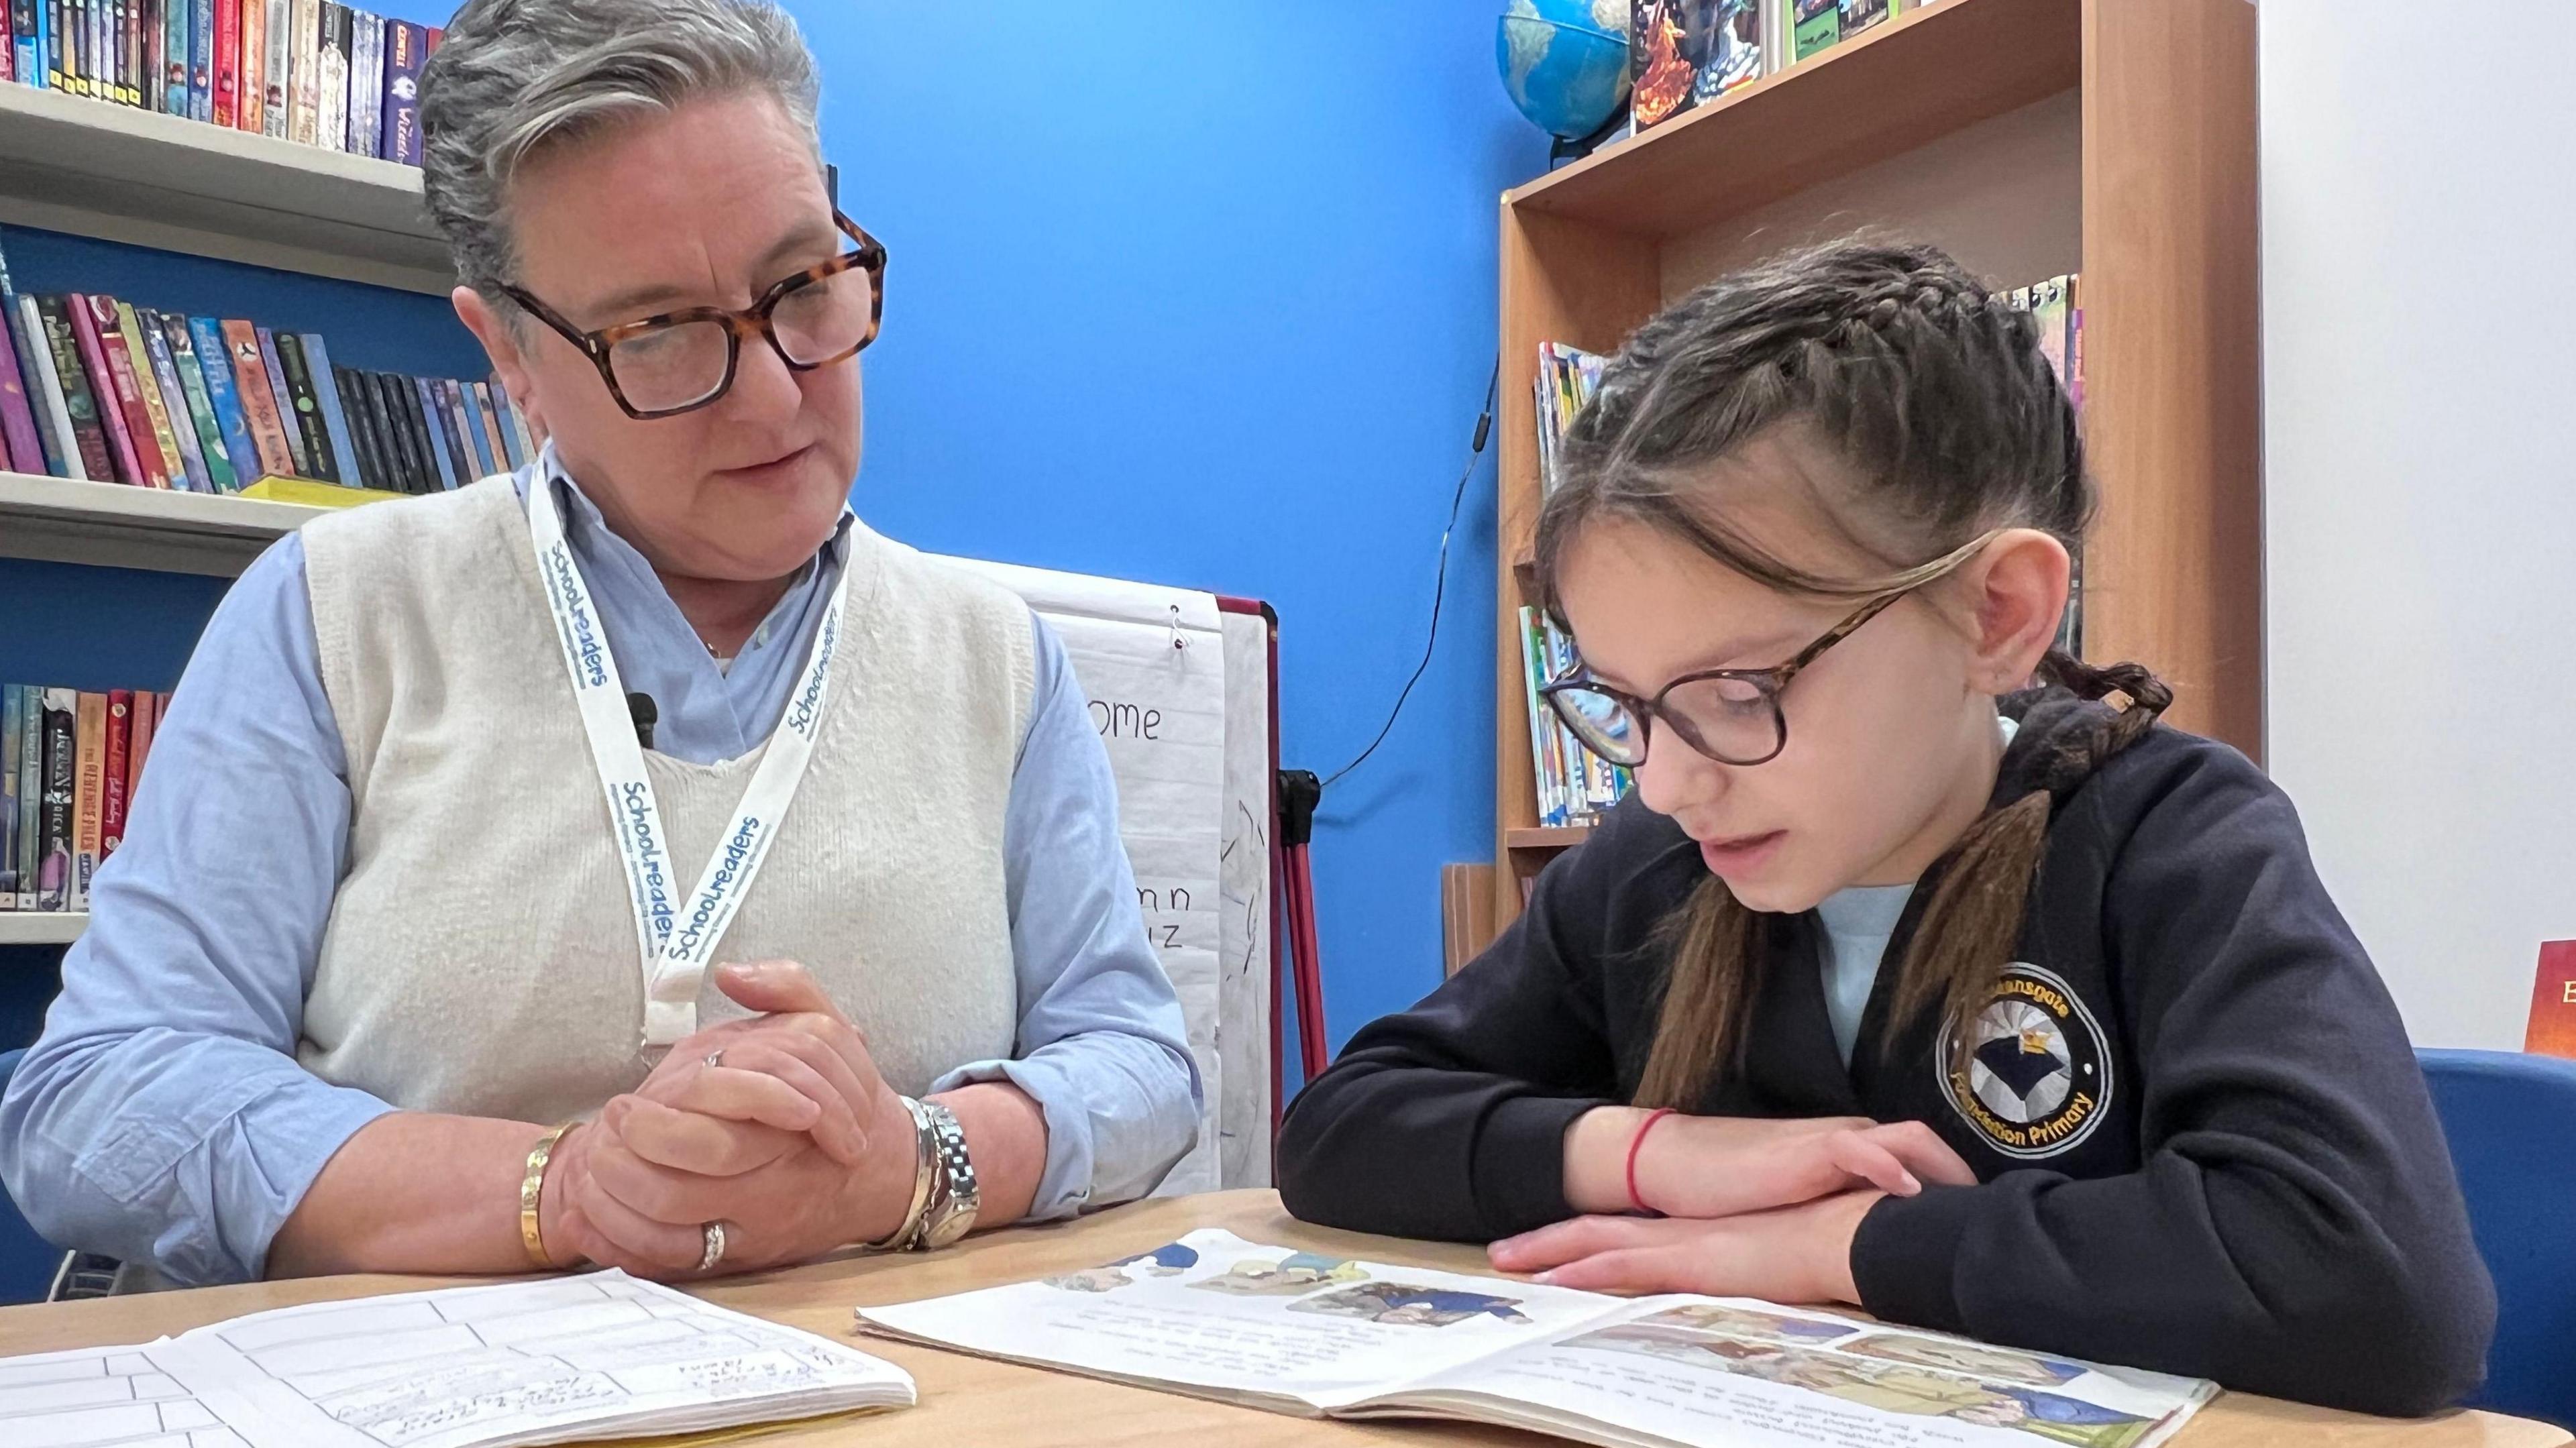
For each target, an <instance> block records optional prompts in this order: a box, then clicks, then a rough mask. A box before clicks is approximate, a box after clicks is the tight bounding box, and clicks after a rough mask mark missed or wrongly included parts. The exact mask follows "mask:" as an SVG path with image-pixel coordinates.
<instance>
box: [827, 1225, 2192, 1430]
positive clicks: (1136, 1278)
mask: <svg viewBox="0 0 2576 1448" xmlns="http://www.w3.org/2000/svg"><path fill="white" fill-rule="evenodd" d="M857 1317H858V1321H859V1326H860V1329H861V1330H862V1331H864V1332H870V1333H874V1334H877V1335H879V1336H883V1337H888V1338H893V1339H897V1340H900V1341H904V1342H911V1343H920V1344H926V1345H929V1346H933V1347H941V1348H946V1349H949V1350H951V1351H956V1352H965V1353H970V1354H973V1355H975V1356H978V1357H986V1358H994V1359H999V1360H1001V1361H1004V1362H1014V1363H1024V1364H1028V1365H1031V1366H1036V1367H1045V1368H1055V1369H1058V1370H1061V1371H1067V1372H1073V1373H1078V1374H1082V1375H1084V1376H1087V1377H1095V1378H1107V1379H1110V1380H1112V1381H1117V1382H1124V1383H1128V1384H1131V1385H1135V1386H1140V1387H1146V1388H1153V1389H1158V1390H1160V1391H1163V1392H1170V1393H1182V1394H1187V1395H1189V1396H1192V1397H1199V1398H1208V1399H1213V1400H1215V1401H1218V1402H1224V1403H1232V1404H1235V1405H1237V1406H1240V1407H1247V1408H1258V1409H1263V1410H1266V1411H1269V1412H1274V1413H1285V1414H1292V1415H1295V1416H1298V1417H1307V1418H1342V1419H1354V1418H1357V1419H1368V1418H1416V1419H1421V1418H1430V1419H1446V1420H1452V1421H1461V1422H1471V1423H1482V1424H1488V1425H1492V1426H1495V1427H1505V1428H1519V1429H1526V1430H1531V1431H1535V1432H1540V1433H1548V1434H1553V1435H1555V1436H1557V1437H1560V1438H1568V1439H1572V1440H1574V1441H1576V1442H1581V1443H1593V1444H1600V1445H1603V1448H1682V1445H1691V1444H1714V1443H1766V1444H1768V1443H1789V1442H1797V1443H1815V1444H1822V1445H1828V1448H1884V1445H1890V1444H1933V1443H1939V1444H1956V1445H1988V1448H2017V1445H2022V1444H2032V1445H2036V1444H2040V1443H2044V1442H2056V1443H2068V1444H2079V1445H2084V1448H2154V1445H2156V1444H2159V1443H2162V1442H2164V1441H2165V1440H2166V1439H2168V1438H2170V1437H2172V1436H2173V1435H2174V1434H2175V1433H2178V1432H2180V1431H2181V1430H2182V1429H2183V1427H2184V1425H2185V1424H2186V1423H2188V1422H2189V1421H2190V1419H2191V1418H2192V1416H2193V1415H2194V1414H2195V1413H2197V1412H2198V1411H2199V1410H2200V1408H2201V1406H2202V1405H2203V1404H2205V1403H2207V1402H2208V1401H2209V1400H2210V1399H2211V1398H2212V1397H2214V1396H2215V1395H2216V1394H2217V1391H2218V1387H2217V1385H2216V1384H2215V1383H2211V1382H2207V1381H2205V1380H2201V1379H2195V1378H2178V1377H2172V1376H2168V1375H2166V1374H2163V1373H2153V1372H2145V1371H2141V1370H2138V1369H2134V1368H2122V1367H2111V1366H2104V1365H2101V1364H2096V1363H2089V1362H2081V1361H2077V1360H2075V1359H2072V1358H2067V1357H2063V1356H2061V1355H2059V1354H2056V1353H2049V1352H2039V1351H2033V1350H2029V1349H2024V1348H2008V1347H1998V1346H1994V1345H1991V1344H1987V1343H1981V1342H1975V1341H1971V1340H1969V1339H1967V1338H1961V1337H1953V1336H1950V1335H1948V1334H1944V1333H1935V1332H1926V1331H1921V1330H1918V1329H1913V1328H1906V1327H1900V1326H1895V1325H1891V1324H1885V1323H1878V1322H1870V1321H1863V1320H1859V1319H1856V1318H1851V1317H1844V1316H1841V1315H1838V1314H1835V1313H1831V1312H1824V1311H1818V1310H1814V1309H1808V1308H1795V1307H1784V1306H1780V1305H1778V1304H1776V1303H1770V1302H1763V1301H1759V1300H1755V1299H1752V1298H1728V1297H1703V1296H1698V1295H1695V1294H1683V1293H1672V1294H1666V1295H1662V1296H1655V1297H1642V1298H1624V1297H1611V1296H1606V1295H1603V1294H1600V1293H1594V1292H1579V1291H1575V1290H1573V1289H1571V1288H1564V1287H1553V1286H1548V1285H1545V1284H1542V1283H1537V1282H1517V1281H1511V1280H1507V1279H1503V1278H1497V1277H1477V1276H1468V1275H1464V1274H1460V1273H1454V1272H1438V1271H1432V1270H1429V1269H1425V1268H1419V1267H1404V1266H1397V1265H1393V1264H1389V1263H1383V1262H1369V1261H1361V1260H1353V1259H1346V1258H1341V1257H1336V1256H1331V1255H1328V1254H1324V1253H1317V1252H1300V1251H1293V1250H1291V1249H1289V1248H1286V1247H1276V1246H1263V1245H1260V1244H1258V1243H1254V1242H1249V1241H1246V1240H1244V1239H1243V1238H1240V1237H1237V1236H1235V1235H1233V1234H1232V1233H1230V1232H1224V1231H1218V1230H1212V1229H1210V1230H1201V1231H1196V1232H1192V1233H1190V1234H1189V1235H1187V1236H1185V1237H1183V1238H1181V1239H1180V1240H1179V1241H1177V1242H1172V1243H1167V1244H1165V1245H1164V1246H1161V1247H1158V1248H1155V1249H1154V1250H1153V1251H1150V1252H1145V1253H1142V1254H1139V1255H1137V1256H1135V1257H1130V1258H1127V1259H1124V1260H1122V1261H1119V1262H1114V1263H1110V1264H1108V1265H1106V1266H1101V1267H1094V1268H1091V1269H1088V1270H1086V1271H1080V1272H1068V1273H1062V1274H1059V1275H1057V1276H1054V1277H1048V1278H1043V1279H1041V1280H1039V1281H1035V1282H1024V1283H1020V1284H1018V1285H1016V1286H1010V1287H994V1288H987V1289H984V1290H982V1291H977V1292H964V1293H958V1294H956V1295H954V1296H948V1297H934V1298H930V1299H928V1300H925V1301H919V1302H907V1303H899V1304H895V1305H893V1306H887V1307H863V1308H860V1309H858V1310H857Z"/></svg>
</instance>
